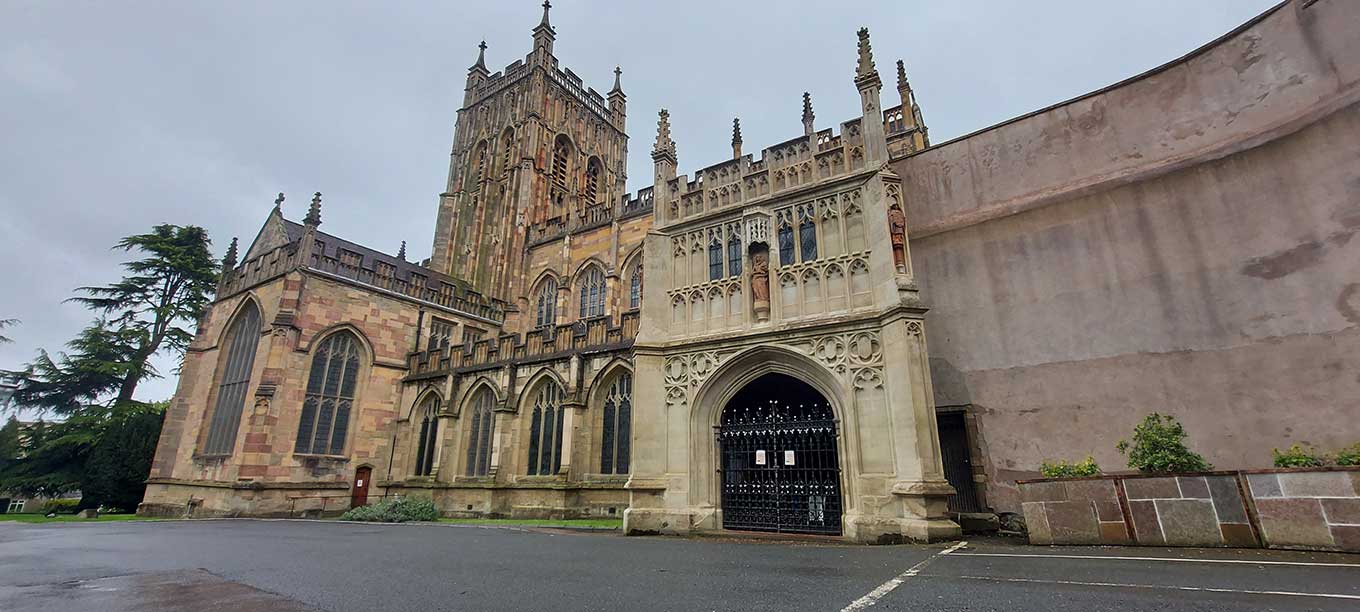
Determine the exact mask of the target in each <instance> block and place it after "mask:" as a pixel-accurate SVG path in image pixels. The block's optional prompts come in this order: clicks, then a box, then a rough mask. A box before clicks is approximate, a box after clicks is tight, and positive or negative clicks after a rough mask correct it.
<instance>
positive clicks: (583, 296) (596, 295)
mask: <svg viewBox="0 0 1360 612" xmlns="http://www.w3.org/2000/svg"><path fill="white" fill-rule="evenodd" d="M604 294H605V284H604V272H601V271H600V268H599V267H598V266H590V267H589V268H586V271H585V274H584V275H582V276H581V284H580V285H579V286H578V288H577V300H578V301H579V302H580V304H581V318H582V319H586V318H590V317H598V316H603V315H604Z"/></svg>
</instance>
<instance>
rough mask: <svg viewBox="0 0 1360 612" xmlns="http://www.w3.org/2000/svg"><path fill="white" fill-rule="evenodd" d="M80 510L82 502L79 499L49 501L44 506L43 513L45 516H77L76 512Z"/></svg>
mask: <svg viewBox="0 0 1360 612" xmlns="http://www.w3.org/2000/svg"><path fill="white" fill-rule="evenodd" d="M79 509H80V500H78V499H66V498H62V499H49V500H47V502H46V503H44V504H43V508H42V512H43V514H52V513H56V514H75V513H76V510H79Z"/></svg>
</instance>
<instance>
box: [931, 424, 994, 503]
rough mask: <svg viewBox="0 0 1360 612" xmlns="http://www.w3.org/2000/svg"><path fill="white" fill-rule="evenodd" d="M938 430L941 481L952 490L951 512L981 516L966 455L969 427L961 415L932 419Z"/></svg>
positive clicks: (971, 466)
mask: <svg viewBox="0 0 1360 612" xmlns="http://www.w3.org/2000/svg"><path fill="white" fill-rule="evenodd" d="M935 416H936V422H937V423H939V426H940V460H941V462H942V463H944V478H945V480H948V481H949V485H950V486H952V487H954V491H955V494H954V495H951V496H949V511H950V512H982V504H981V503H979V501H978V495H977V486H975V485H974V483H973V458H972V456H971V453H970V452H969V450H968V449H969V444H968V426H967V424H966V423H965V422H964V419H963V413H962V412H945V413H940V414H937V415H935Z"/></svg>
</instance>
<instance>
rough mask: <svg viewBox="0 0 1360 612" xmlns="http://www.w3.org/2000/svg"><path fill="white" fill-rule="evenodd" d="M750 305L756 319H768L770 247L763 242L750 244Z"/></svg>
mask: <svg viewBox="0 0 1360 612" xmlns="http://www.w3.org/2000/svg"><path fill="white" fill-rule="evenodd" d="M750 259H751V306H752V309H753V310H754V311H755V315H756V321H768V320H770V247H769V246H768V245H766V244H765V243H764V242H757V243H754V244H752V245H751V257H750Z"/></svg>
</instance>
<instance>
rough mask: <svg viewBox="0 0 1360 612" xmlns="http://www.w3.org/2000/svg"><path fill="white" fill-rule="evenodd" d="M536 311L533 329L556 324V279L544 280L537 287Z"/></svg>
mask: <svg viewBox="0 0 1360 612" xmlns="http://www.w3.org/2000/svg"><path fill="white" fill-rule="evenodd" d="M536 310H537V315H536V316H535V317H534V327H548V326H551V325H555V324H556V323H557V279H555V278H552V277H548V278H545V279H543V283H542V284H540V285H539V286H538V304H537V309H536Z"/></svg>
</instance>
